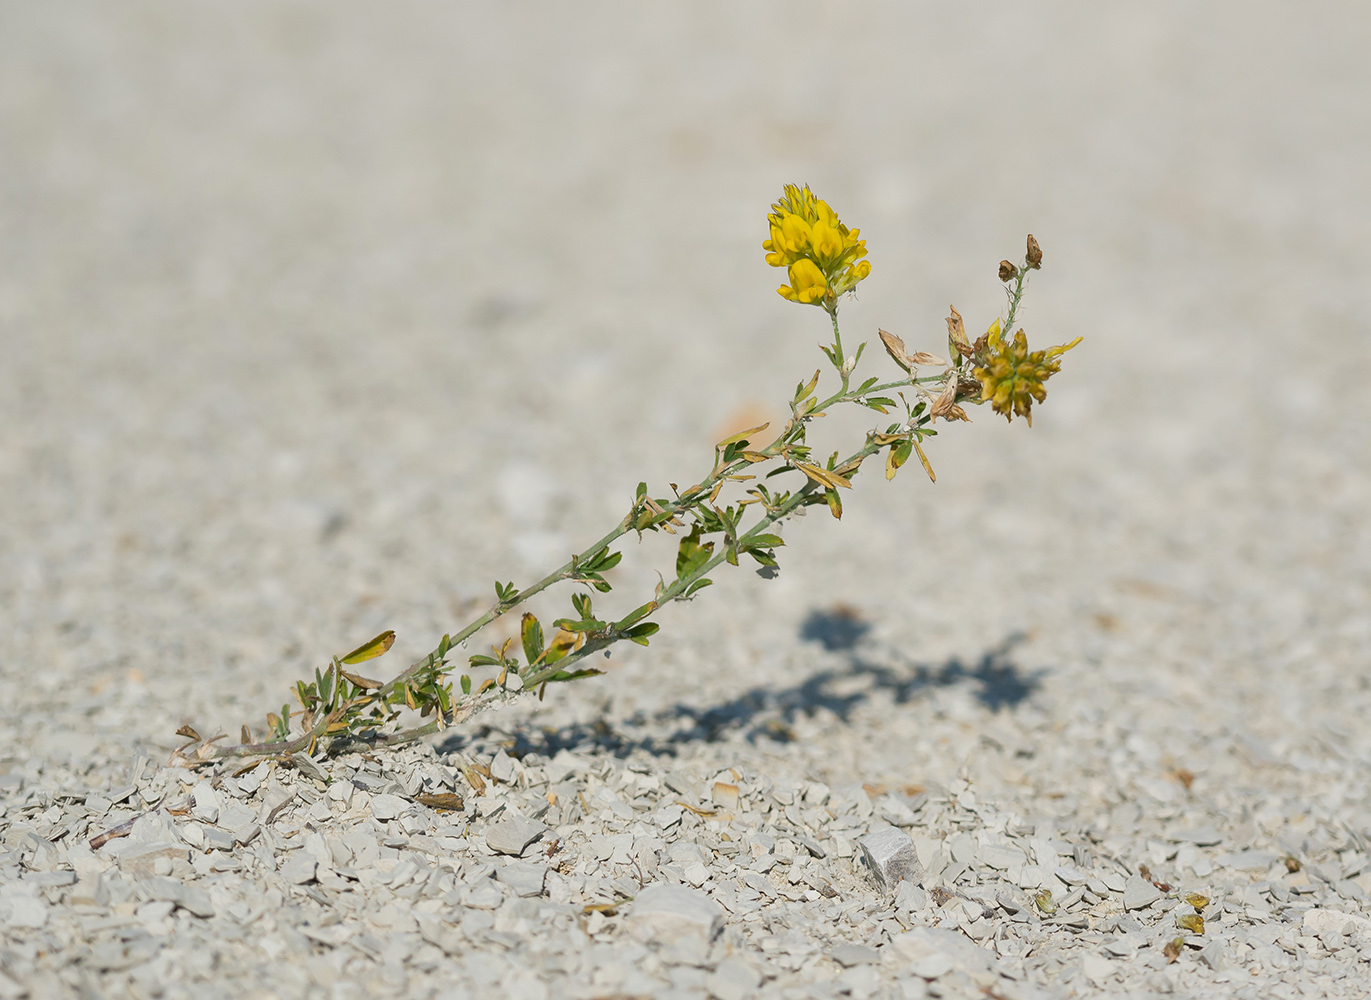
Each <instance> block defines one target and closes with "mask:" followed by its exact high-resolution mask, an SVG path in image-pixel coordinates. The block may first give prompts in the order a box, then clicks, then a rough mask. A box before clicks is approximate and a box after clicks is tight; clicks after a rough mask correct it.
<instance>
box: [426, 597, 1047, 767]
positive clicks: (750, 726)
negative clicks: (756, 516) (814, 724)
mask: <svg viewBox="0 0 1371 1000" xmlns="http://www.w3.org/2000/svg"><path fill="white" fill-rule="evenodd" d="M870 628H871V626H870V625H869V624H868V623H867V622H865V621H864V620H862V618H861V617H860V616H859V615H858V614H857V613H856V612H854V611H852V610H851V609H848V608H845V607H843V606H839V607H837V608H834V609H832V610H827V611H814V612H811V613H810V614H809V616H808V617H807V618H806V619H805V621H804V623H803V624H802V625H801V628H800V638H802V639H804V640H806V641H809V642H815V643H817V644H819V645H820V646H822V647H823V648H824V649H825V651H827V652H829V653H835V654H838V655H839V656H840V657H841V662H840V663H839V664H838V665H836V666H833V667H828V668H825V669H821V670H818V671H816V672H815V673H812V674H810V675H809V676H808V677H806V678H805V679H804V680H802V681H800V682H799V683H797V684H794V685H791V686H789V687H782V688H776V687H771V686H766V685H756V686H754V687H751V688H748V689H747V690H745V691H743V692H741V693H739V694H738V695H736V696H735V697H732V698H729V699H727V700H726V701H722V702H720V703H718V704H715V705H709V706H703V707H702V706H698V705H687V704H682V703H679V702H678V703H677V704H675V705H672V706H670V707H669V708H665V709H662V710H661V711H658V712H653V713H650V714H649V713H646V712H638V713H636V714H634V715H633V716H630V717H629V718H627V719H622V720H616V721H615V722H614V723H611V722H610V721H609V720H607V719H606V718H603V717H602V718H600V719H596V720H594V721H593V722H589V723H583V722H577V723H572V724H570V725H566V726H561V727H557V728H552V727H548V728H539V727H537V726H535V725H534V724H532V723H531V722H527V723H520V724H518V725H517V726H515V727H512V728H510V729H505V728H503V727H495V726H489V725H487V726H478V727H476V729H475V730H474V731H470V730H469V731H466V732H457V731H454V732H452V733H451V735H450V736H449V737H448V738H447V739H446V740H445V741H444V742H443V743H442V744H440V745H439V746H438V750H439V752H440V753H448V752H453V751H458V750H462V749H464V748H466V747H469V746H471V745H472V744H475V743H483V742H487V740H488V738H489V737H491V736H493V735H494V736H496V738H497V739H498V740H499V741H500V742H503V743H505V744H506V745H508V744H509V743H510V741H511V740H512V741H513V746H512V747H510V753H512V754H514V755H516V756H523V755H524V754H526V753H535V752H536V753H538V754H541V755H543V756H551V755H553V754H556V753H557V752H558V751H559V750H563V749H566V750H574V749H576V748H578V747H580V748H587V747H594V748H596V749H598V750H600V751H608V752H611V753H614V754H616V755H618V756H627V755H628V754H629V753H632V752H633V751H635V750H643V751H646V752H648V753H651V754H654V755H659V756H674V755H675V753H676V751H677V749H678V748H679V747H680V746H681V745H683V744H686V743H692V742H718V741H720V740H724V739H728V738H731V737H741V738H743V739H745V740H747V741H748V742H750V743H758V742H761V741H764V740H768V741H773V742H780V743H785V742H789V741H791V740H793V739H795V735H794V733H793V731H792V728H791V727H792V725H793V724H794V723H795V722H796V720H798V719H799V718H801V717H812V716H814V715H816V714H817V713H819V712H821V711H826V712H829V713H830V714H832V715H833V716H834V717H835V718H836V719H837V720H838V722H839V723H841V724H844V725H851V724H852V722H853V713H854V712H855V710H856V709H857V708H858V706H860V705H862V704H864V703H866V702H868V701H870V700H871V699H872V698H873V696H875V695H877V694H878V693H883V694H885V695H887V696H889V697H890V699H891V700H892V701H893V702H894V703H895V704H896V705H904V704H908V703H909V702H911V701H913V700H915V699H917V698H920V697H922V696H924V695H926V694H927V693H928V692H930V691H932V690H935V689H938V688H951V687H956V686H959V685H965V686H966V687H968V688H969V689H970V694H971V696H972V697H973V698H974V699H975V700H976V701H977V702H979V703H980V704H981V705H982V706H983V707H984V708H986V709H988V710H990V711H991V712H1000V711H1003V710H1008V709H1013V708H1014V707H1016V706H1018V705H1020V704H1022V703H1023V702H1024V701H1026V700H1027V699H1028V698H1030V697H1031V696H1032V695H1033V693H1034V692H1035V691H1037V690H1038V688H1039V687H1040V686H1041V684H1042V677H1043V675H1044V674H1045V673H1046V672H1047V671H1046V670H1045V669H1043V668H1039V669H1035V670H1025V669H1024V668H1022V667H1020V666H1019V665H1018V664H1017V663H1016V662H1015V660H1014V656H1013V654H1014V651H1015V650H1016V649H1017V648H1018V647H1019V646H1020V645H1022V644H1023V643H1024V642H1025V641H1026V640H1027V639H1028V636H1027V634H1026V633H1023V632H1014V633H1011V634H1009V635H1008V636H1006V637H1005V638H1004V639H1003V640H1001V641H1000V642H999V643H997V644H996V645H994V646H992V647H990V648H989V649H987V650H986V651H985V652H984V653H982V654H981V655H980V656H979V657H977V658H976V659H975V660H974V661H972V662H968V661H966V660H963V659H962V658H960V657H957V656H953V657H949V658H948V659H946V660H944V661H942V662H941V663H936V664H929V663H918V662H910V661H905V662H900V660H901V658H900V657H899V655H898V654H896V653H891V652H890V651H888V650H886V651H880V652H881V653H882V655H879V656H876V655H871V654H868V653H866V652H864V651H863V648H862V647H863V639H865V638H866V636H867V634H868V632H869V631H870ZM664 729H665V730H668V732H667V733H666V734H665V735H663V734H662V732H663V730H664ZM648 730H651V731H648Z"/></svg>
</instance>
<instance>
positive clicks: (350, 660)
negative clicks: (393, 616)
mask: <svg viewBox="0 0 1371 1000" xmlns="http://www.w3.org/2000/svg"><path fill="white" fill-rule="evenodd" d="M393 645H395V633H394V632H393V631H391V630H389V629H387V630H386V631H385V632H382V633H381V634H380V635H378V636H376V638H374V639H371V640H369V641H367V642H364V643H362V644H361V645H360V646H358V647H357V648H356V649H354V650H353V651H352V652H351V653H348V655H347V656H342V657H339V659H340V660H342V662H344V663H346V664H348V665H349V666H352V665H354V664H357V663H365V662H366V661H367V660H374V659H376V657H378V656H380V655H381V654H382V653H385V652H387V651H388V650H389V649H390V647H391V646H393Z"/></svg>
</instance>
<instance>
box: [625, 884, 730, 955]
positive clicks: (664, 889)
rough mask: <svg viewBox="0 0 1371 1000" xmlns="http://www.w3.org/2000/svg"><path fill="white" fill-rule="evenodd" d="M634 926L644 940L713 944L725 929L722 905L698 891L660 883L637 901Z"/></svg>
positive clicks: (635, 901) (652, 886)
mask: <svg viewBox="0 0 1371 1000" xmlns="http://www.w3.org/2000/svg"><path fill="white" fill-rule="evenodd" d="M630 926H631V928H632V931H633V933H634V935H635V936H637V937H639V938H640V939H644V940H658V941H662V940H676V939H679V938H681V937H695V938H699V939H702V940H704V941H705V942H710V941H713V940H714V938H715V937H717V936H718V935H719V933H720V932H721V931H722V930H723V928H724V916H723V910H722V909H721V908H720V907H719V904H718V903H716V902H714V900H712V899H710V898H709V897H708V896H707V895H705V894H704V893H703V892H700V891H699V890H698V889H688V888H686V887H685V886H681V885H667V884H663V883H657V884H654V885H650V886H648V887H647V888H645V889H643V891H642V892H640V893H638V895H637V897H636V898H635V899H634V900H633V911H632V915H631V923H630Z"/></svg>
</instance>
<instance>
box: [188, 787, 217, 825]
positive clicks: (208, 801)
mask: <svg viewBox="0 0 1371 1000" xmlns="http://www.w3.org/2000/svg"><path fill="white" fill-rule="evenodd" d="M190 797H191V802H192V805H191V809H190V813H191V815H192V816H194V817H195V818H196V819H198V820H201V821H203V822H205V823H214V822H217V821H218V819H219V794H218V793H217V792H216V791H215V790H214V786H212V785H211V784H210V783H209V782H208V781H201V782H197V783H196V785H195V788H194V789H193V790H192V791H191V793H190Z"/></svg>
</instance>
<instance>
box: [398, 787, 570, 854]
mask: <svg viewBox="0 0 1371 1000" xmlns="http://www.w3.org/2000/svg"><path fill="white" fill-rule="evenodd" d="M373 801H375V800H373ZM546 829H547V827H545V826H543V824H542V823H537V822H534V821H533V820H528V819H524V818H523V817H522V816H515V815H511V816H508V817H506V818H505V819H502V820H500V821H499V822H498V823H492V824H491V825H490V828H489V829H487V830H486V846H487V847H489V848H490V849H491V850H492V851H494V852H496V853H497V854H510V855H513V856H514V857H516V858H517V857H518V856H519V855H521V854H523V853H524V848H526V847H528V845H529V844H531V843H533V842H534V841H535V840H537V839H538V838H539V837H541V836H542V835H543V832H544V831H545V830H546Z"/></svg>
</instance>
